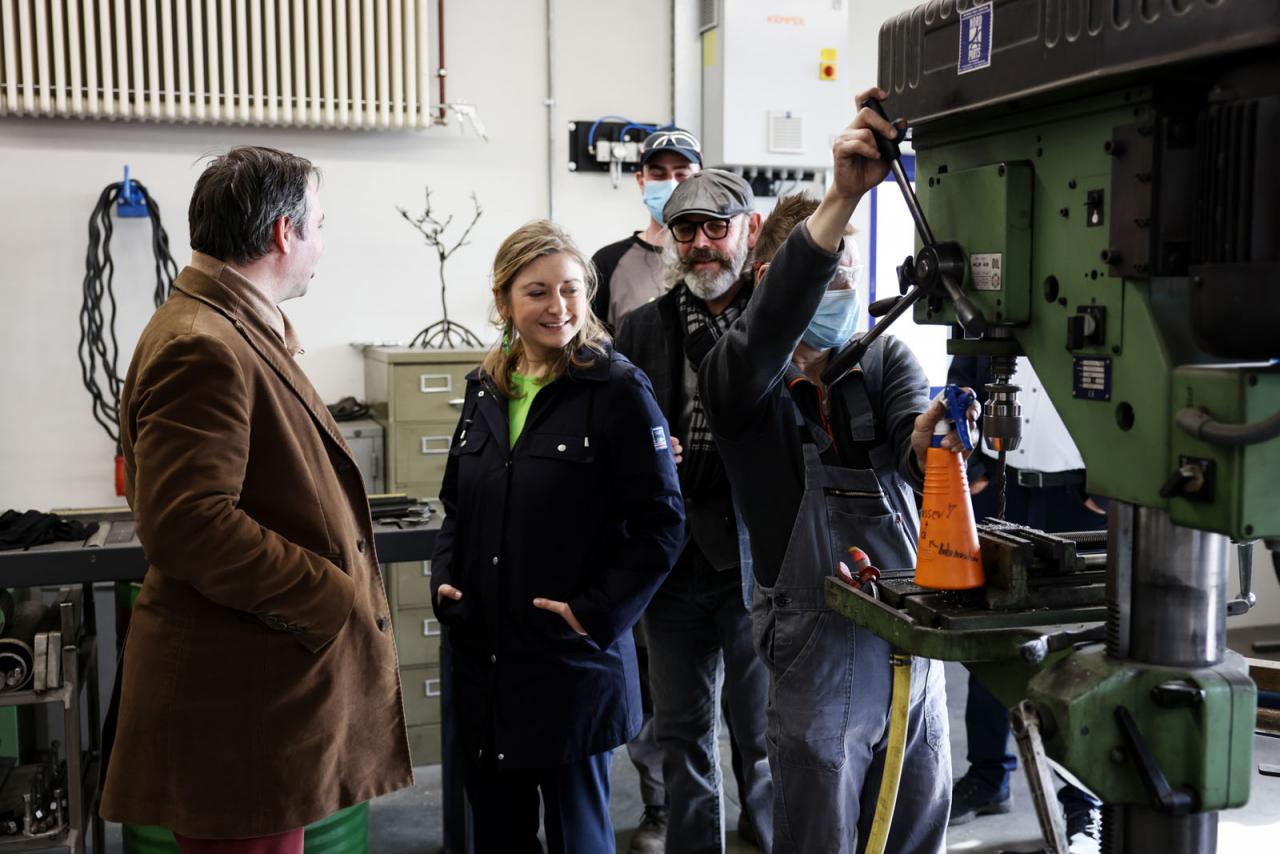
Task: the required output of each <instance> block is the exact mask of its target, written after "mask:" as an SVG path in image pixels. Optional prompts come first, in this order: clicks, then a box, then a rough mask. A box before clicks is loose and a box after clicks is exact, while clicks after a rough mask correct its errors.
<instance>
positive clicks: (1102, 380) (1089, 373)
mask: <svg viewBox="0 0 1280 854" xmlns="http://www.w3.org/2000/svg"><path fill="white" fill-rule="evenodd" d="M1071 396H1072V397H1078V398H1080V399H1081V400H1110V399H1111V360H1110V359H1108V358H1107V357H1105V356H1076V357H1075V375H1074V377H1073V378H1072V381H1071Z"/></svg>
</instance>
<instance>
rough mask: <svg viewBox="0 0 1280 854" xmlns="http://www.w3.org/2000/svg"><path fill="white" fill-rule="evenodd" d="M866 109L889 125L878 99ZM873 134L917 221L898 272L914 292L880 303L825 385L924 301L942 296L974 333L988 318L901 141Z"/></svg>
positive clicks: (871, 100) (839, 356)
mask: <svg viewBox="0 0 1280 854" xmlns="http://www.w3.org/2000/svg"><path fill="white" fill-rule="evenodd" d="M862 105H863V106H864V107H869V108H870V109H872V110H875V112H876V113H877V114H878V115H879V116H880V117H881V118H883V119H885V121H888V116H887V115H885V112H884V107H883V106H882V105H881V103H880V101H879V100H877V99H875V98H868V99H867V100H866V101H863V103H862ZM873 134H874V135H875V140H876V148H877V149H879V151H880V157H881V158H883V159H884V160H885V161H887V162H888V164H889V170H890V171H891V172H892V173H893V179H894V180H895V181H896V182H897V183H898V189H899V190H901V191H902V197H903V199H905V200H906V203H907V208H908V210H910V211H911V219H912V220H913V221H914V222H915V225H916V232H917V233H918V234H919V235H920V242H921V244H922V245H921V248H920V251H919V252H917V253H916V257H915V258H914V259H908V260H910V261H911V263H909V264H907V263H904V264H903V266H902V267H900V268H899V269H898V275H899V277H900V279H901V280H902V281H903V282H909V283H910V284H911V289H910V290H908V291H907V292H906V293H905V294H904V295H903V296H901V297H897V298H895V299H894V300H893V305H892V307H887V306H886V303H885V301H884V300H877V301H876V309H877V311H876V312H873V315H878V314H880V313H883V314H884V319H883V320H881V321H880V322H879V323H877V324H876V325H875V326H873V327H871V329H869V330H867V331H866V332H864V333H862V335H860V336H858V337H857V338H855V339H853V340H852V341H850V342H849V343H848V344H845V345H844V347H842V348H840V352H838V353H836V355H835V357H834V358H832V360H831V362H830V363H829V364H828V365H827V367H826V368H825V369H824V370H823V372H822V381H823V383H825V384H827V385H830V384H831V383H833V382H835V381H836V380H837V379H839V378H840V377H842V376H844V374H845V372H846V371H848V370H849V369H850V368H852V367H853V366H854V365H856V364H857V363H858V360H859V359H861V358H862V356H863V354H864V353H866V352H867V348H868V347H870V346H871V342H872V341H875V340H876V338H878V337H879V336H880V333H882V332H884V330H885V329H887V328H888V326H889V324H891V323H893V322H894V321H895V320H897V319H898V318H899V317H901V316H902V315H903V314H905V313H906V311H907V309H909V308H911V306H913V305H915V304H916V303H917V302H918V301H919V300H920V299H921V298H922V297H926V296H931V295H935V294H940V295H944V296H945V297H946V298H947V299H948V300H950V302H951V304H952V306H953V307H954V308H955V312H956V320H958V321H959V322H960V325H961V326H963V327H964V328H965V331H966V332H968V333H970V334H971V335H975V336H977V335H981V334H982V331H983V330H984V329H985V328H986V318H984V317H983V316H982V312H981V311H980V310H979V309H978V307H977V306H975V305H974V304H973V303H972V302H971V301H970V300H969V298H968V297H966V296H965V295H964V292H963V291H961V290H960V283H961V282H963V281H964V268H965V257H964V250H962V249H961V248H960V247H959V246H958V245H957V244H955V243H938V242H937V241H935V240H934V239H933V230H932V229H930V228H929V223H928V221H927V220H926V219H925V218H924V212H923V211H922V210H920V202H919V200H918V199H917V198H916V194H915V191H914V190H912V189H911V182H910V181H908V180H907V173H906V172H904V171H903V169H902V152H901V150H900V149H899V147H898V142H897V140H896V139H888V138H887V137H885V136H882V135H881V134H879V133H876V132H874V131H873Z"/></svg>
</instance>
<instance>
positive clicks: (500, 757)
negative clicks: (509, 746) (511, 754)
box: [498, 753, 507, 762]
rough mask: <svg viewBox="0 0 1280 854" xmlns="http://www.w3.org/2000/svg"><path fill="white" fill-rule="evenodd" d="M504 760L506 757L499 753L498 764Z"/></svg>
mask: <svg viewBox="0 0 1280 854" xmlns="http://www.w3.org/2000/svg"><path fill="white" fill-rule="evenodd" d="M506 758H507V757H506V756H504V755H503V754H501V753H499V754H498V761H499V762H501V761H502V760H504V759H506Z"/></svg>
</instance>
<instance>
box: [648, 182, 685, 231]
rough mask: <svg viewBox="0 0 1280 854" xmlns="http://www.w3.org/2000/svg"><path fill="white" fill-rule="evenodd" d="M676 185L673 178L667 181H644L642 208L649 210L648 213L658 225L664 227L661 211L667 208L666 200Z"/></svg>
mask: <svg viewBox="0 0 1280 854" xmlns="http://www.w3.org/2000/svg"><path fill="white" fill-rule="evenodd" d="M678 183H679V182H678V181H676V179H674V178H672V179H671V180H669V181H649V180H646V181H645V182H644V206H645V207H646V208H648V209H649V213H651V214H653V218H654V219H655V220H657V221H658V225H666V223H664V222H663V221H662V209H663V208H664V207H666V206H667V199H669V198H671V194H672V193H674V192H675V191H676V184H678Z"/></svg>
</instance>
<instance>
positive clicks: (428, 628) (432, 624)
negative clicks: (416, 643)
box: [422, 617, 440, 638]
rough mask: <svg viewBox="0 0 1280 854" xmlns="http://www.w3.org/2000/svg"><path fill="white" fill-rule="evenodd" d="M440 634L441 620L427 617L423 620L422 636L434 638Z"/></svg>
mask: <svg viewBox="0 0 1280 854" xmlns="http://www.w3.org/2000/svg"><path fill="white" fill-rule="evenodd" d="M439 634H440V621H439V620H433V619H432V618H430V617H427V618H426V619H425V620H423V621H422V636H423V637H424V638H433V637H436V636H437V635H439Z"/></svg>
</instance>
